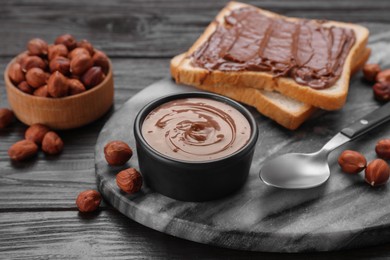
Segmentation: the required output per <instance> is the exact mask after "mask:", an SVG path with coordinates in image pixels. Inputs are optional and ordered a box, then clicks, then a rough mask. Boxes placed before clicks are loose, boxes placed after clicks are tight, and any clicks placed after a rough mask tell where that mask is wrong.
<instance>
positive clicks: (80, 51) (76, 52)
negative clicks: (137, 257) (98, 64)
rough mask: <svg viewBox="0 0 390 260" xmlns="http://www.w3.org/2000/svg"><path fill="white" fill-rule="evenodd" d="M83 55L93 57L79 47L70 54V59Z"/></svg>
mask: <svg viewBox="0 0 390 260" xmlns="http://www.w3.org/2000/svg"><path fill="white" fill-rule="evenodd" d="M81 55H87V56H91V54H90V53H89V52H88V50H87V49H85V48H81V47H78V48H76V49H74V50H73V51H71V52H70V53H69V55H68V58H69V59H73V58H74V57H77V56H81Z"/></svg>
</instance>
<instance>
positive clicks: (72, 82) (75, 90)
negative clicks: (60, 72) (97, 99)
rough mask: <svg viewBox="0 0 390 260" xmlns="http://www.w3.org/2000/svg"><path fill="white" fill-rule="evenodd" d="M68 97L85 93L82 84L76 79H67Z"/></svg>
mask: <svg viewBox="0 0 390 260" xmlns="http://www.w3.org/2000/svg"><path fill="white" fill-rule="evenodd" d="M68 85H69V95H70V96H72V95H77V94H80V93H83V92H84V91H86V89H85V87H84V85H83V83H81V81H80V80H78V79H68Z"/></svg>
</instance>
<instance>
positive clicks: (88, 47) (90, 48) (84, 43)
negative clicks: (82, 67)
mask: <svg viewBox="0 0 390 260" xmlns="http://www.w3.org/2000/svg"><path fill="white" fill-rule="evenodd" d="M77 47H80V48H84V49H86V50H87V51H88V52H89V54H90V55H91V56H92V55H93V54H94V52H95V51H94V49H93V46H92V44H91V43H90V42H89V41H87V40H81V41H79V42H78V43H77Z"/></svg>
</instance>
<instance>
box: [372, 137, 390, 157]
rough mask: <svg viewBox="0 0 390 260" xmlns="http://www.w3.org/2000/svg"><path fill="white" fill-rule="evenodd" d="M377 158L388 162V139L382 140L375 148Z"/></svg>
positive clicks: (389, 148) (389, 152)
mask: <svg viewBox="0 0 390 260" xmlns="http://www.w3.org/2000/svg"><path fill="white" fill-rule="evenodd" d="M375 152H376V154H377V155H378V157H380V158H382V159H385V160H390V139H382V140H380V141H379V142H378V143H377V144H376V146H375Z"/></svg>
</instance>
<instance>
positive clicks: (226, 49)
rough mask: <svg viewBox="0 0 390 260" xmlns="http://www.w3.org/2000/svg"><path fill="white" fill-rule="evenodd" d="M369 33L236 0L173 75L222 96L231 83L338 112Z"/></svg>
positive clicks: (214, 22) (184, 82) (349, 26)
mask: <svg viewBox="0 0 390 260" xmlns="http://www.w3.org/2000/svg"><path fill="white" fill-rule="evenodd" d="M368 34H369V33H368V30H367V29H366V28H365V27H363V26H360V25H356V24H350V23H342V22H334V21H317V20H305V19H299V18H290V17H285V16H281V15H278V14H275V13H272V12H269V11H266V10H262V9H259V8H256V7H253V6H251V5H247V4H242V3H238V2H230V3H229V4H228V5H227V6H226V7H225V8H224V9H222V11H221V12H220V13H219V14H218V15H217V17H216V19H215V20H214V21H213V22H212V23H211V24H210V25H209V26H208V27H207V28H206V30H205V32H204V33H203V34H202V35H201V36H200V37H199V39H198V40H197V41H196V42H195V43H194V45H193V46H192V47H191V48H190V49H189V51H188V52H187V54H186V55H185V57H184V58H183V59H181V61H180V64H178V65H177V66H176V67H175V69H174V70H173V73H172V77H173V78H174V79H175V80H176V82H177V83H182V84H186V85H192V86H195V87H198V88H201V89H206V90H207V89H209V90H210V91H213V92H217V93H220V94H224V92H225V88H227V87H234V88H255V89H260V90H268V91H277V92H279V93H281V94H283V95H284V96H286V97H290V98H292V99H295V100H297V101H300V102H302V103H305V104H307V105H308V107H310V109H308V110H311V109H312V108H311V106H314V107H318V108H322V109H325V110H337V109H340V108H341V107H342V106H343V105H344V103H345V101H346V97H347V93H348V87H349V80H350V75H351V70H352V67H353V65H354V61H356V60H358V59H359V56H362V55H364V51H365V48H366V43H367V39H368ZM218 88H220V89H218ZM243 91H244V92H246V91H247V90H243ZM250 91H252V90H250ZM261 93H263V91H262V92H261ZM267 93H268V92H267ZM270 113H273V112H270Z"/></svg>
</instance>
